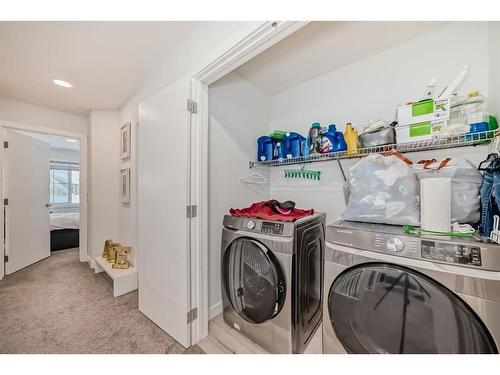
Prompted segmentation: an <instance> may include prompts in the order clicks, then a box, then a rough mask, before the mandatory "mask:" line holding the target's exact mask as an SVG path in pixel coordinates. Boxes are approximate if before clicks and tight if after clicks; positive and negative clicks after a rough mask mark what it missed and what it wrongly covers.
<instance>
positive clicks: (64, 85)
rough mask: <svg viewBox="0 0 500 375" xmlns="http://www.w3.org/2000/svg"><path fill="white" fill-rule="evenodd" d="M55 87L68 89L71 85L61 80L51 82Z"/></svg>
mask: <svg viewBox="0 0 500 375" xmlns="http://www.w3.org/2000/svg"><path fill="white" fill-rule="evenodd" d="M53 82H54V83H55V84H56V85H57V86H61V87H66V88H69V87H73V85H72V84H71V83H69V82H67V81H63V80H62V79H55V80H54V81H53Z"/></svg>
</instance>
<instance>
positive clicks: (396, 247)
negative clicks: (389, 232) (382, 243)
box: [386, 237, 405, 253]
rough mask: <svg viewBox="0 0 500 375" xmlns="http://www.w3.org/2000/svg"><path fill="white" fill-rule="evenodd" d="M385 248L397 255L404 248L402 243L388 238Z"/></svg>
mask: <svg viewBox="0 0 500 375" xmlns="http://www.w3.org/2000/svg"><path fill="white" fill-rule="evenodd" d="M386 246H387V249H388V250H390V251H393V252H395V253H399V252H400V251H401V250H403V249H404V248H405V244H404V242H403V241H401V239H399V238H397V237H391V238H389V239H388V240H387V243H386Z"/></svg>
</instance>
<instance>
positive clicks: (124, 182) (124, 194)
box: [120, 168, 130, 203]
mask: <svg viewBox="0 0 500 375" xmlns="http://www.w3.org/2000/svg"><path fill="white" fill-rule="evenodd" d="M120 172H121V173H120V177H121V178H120V183H121V185H120V191H121V199H122V203H130V168H125V169H122V170H121V171H120Z"/></svg>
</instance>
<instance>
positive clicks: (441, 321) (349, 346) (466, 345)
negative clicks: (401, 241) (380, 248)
mask: <svg viewBox="0 0 500 375" xmlns="http://www.w3.org/2000/svg"><path fill="white" fill-rule="evenodd" d="M328 312H329V319H330V323H331V324H332V326H333V330H334V331H335V334H336V335H337V338H338V339H339V341H340V342H341V343H342V345H343V346H344V348H345V349H346V351H347V352H349V353H393V354H394V353H443V354H444V353H450V354H453V353H497V349H496V346H495V344H494V342H493V339H492V337H491V335H490V333H489V332H488V330H487V329H486V327H485V326H484V324H483V323H482V322H481V320H480V319H479V317H478V316H477V315H476V314H475V313H474V312H473V311H472V309H471V308H470V307H469V306H468V305H467V304H466V303H465V302H464V301H463V300H462V299H461V298H460V297H459V296H457V295H456V294H454V293H453V292H451V291H450V290H448V289H447V288H446V287H445V286H443V285H442V284H440V283H438V282H437V281H435V280H433V279H431V278H429V277H428V276H426V275H424V274H422V273H420V272H418V271H415V270H412V269H409V268H406V267H402V266H398V265H393V264H385V263H366V264H360V265H357V266H355V267H351V268H348V269H347V270H345V271H344V272H343V273H341V274H340V275H339V276H338V277H337V278H336V279H335V281H334V282H333V284H332V286H331V288H330V291H329V295H328Z"/></svg>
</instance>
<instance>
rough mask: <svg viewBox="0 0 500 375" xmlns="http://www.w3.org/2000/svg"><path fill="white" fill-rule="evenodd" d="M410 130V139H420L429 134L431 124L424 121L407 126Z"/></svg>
mask: <svg viewBox="0 0 500 375" xmlns="http://www.w3.org/2000/svg"><path fill="white" fill-rule="evenodd" d="M409 128H410V138H411V137H420V136H423V135H429V134H431V122H430V121H424V122H419V123H416V124H411V125H409Z"/></svg>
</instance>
